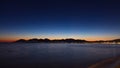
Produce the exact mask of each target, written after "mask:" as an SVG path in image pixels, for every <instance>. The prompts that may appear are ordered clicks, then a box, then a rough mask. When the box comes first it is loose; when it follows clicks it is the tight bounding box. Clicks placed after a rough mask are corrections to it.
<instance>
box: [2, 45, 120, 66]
mask: <svg viewBox="0 0 120 68" xmlns="http://www.w3.org/2000/svg"><path fill="white" fill-rule="evenodd" d="M116 57H120V44H97V43H96V44H93V43H91V44H90V43H82V44H80V43H0V68H89V67H90V66H92V65H94V64H96V63H99V62H101V61H104V60H106V59H109V58H116ZM117 61H119V60H117ZM110 65H112V64H110ZM106 68H107V67H106Z"/></svg>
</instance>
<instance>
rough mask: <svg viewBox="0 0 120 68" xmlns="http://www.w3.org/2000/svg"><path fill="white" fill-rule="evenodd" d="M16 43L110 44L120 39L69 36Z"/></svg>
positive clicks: (116, 42)
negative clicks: (91, 39) (75, 37)
mask: <svg viewBox="0 0 120 68" xmlns="http://www.w3.org/2000/svg"><path fill="white" fill-rule="evenodd" d="M14 43H106V44H107V43H108V44H109V43H110V44H113V43H114V44H118V43H120V39H114V40H98V41H87V40H82V39H73V38H67V39H54V40H50V39H48V38H45V39H37V38H33V39H29V40H25V39H19V40H17V41H15V42H14Z"/></svg>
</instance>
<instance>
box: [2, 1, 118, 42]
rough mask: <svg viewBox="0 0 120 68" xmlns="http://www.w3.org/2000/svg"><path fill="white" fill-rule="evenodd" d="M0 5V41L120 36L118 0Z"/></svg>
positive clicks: (104, 38) (97, 38)
mask: <svg viewBox="0 0 120 68" xmlns="http://www.w3.org/2000/svg"><path fill="white" fill-rule="evenodd" d="M0 6H1V11H0V41H14V40H17V39H21V38H23V39H30V38H50V39H61V38H75V39H85V40H109V39H116V38H120V30H119V29H120V2H119V1H115V0H109V1H108V0H39V1H36V0H29V1H28V0H16V1H9V0H8V1H7V0H4V1H2V2H0Z"/></svg>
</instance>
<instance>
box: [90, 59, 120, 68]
mask: <svg viewBox="0 0 120 68" xmlns="http://www.w3.org/2000/svg"><path fill="white" fill-rule="evenodd" d="M89 68H120V57H114V58H109V59H106V60H103V61H101V62H98V63H96V64H93V65H91V66H90V67H89Z"/></svg>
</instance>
